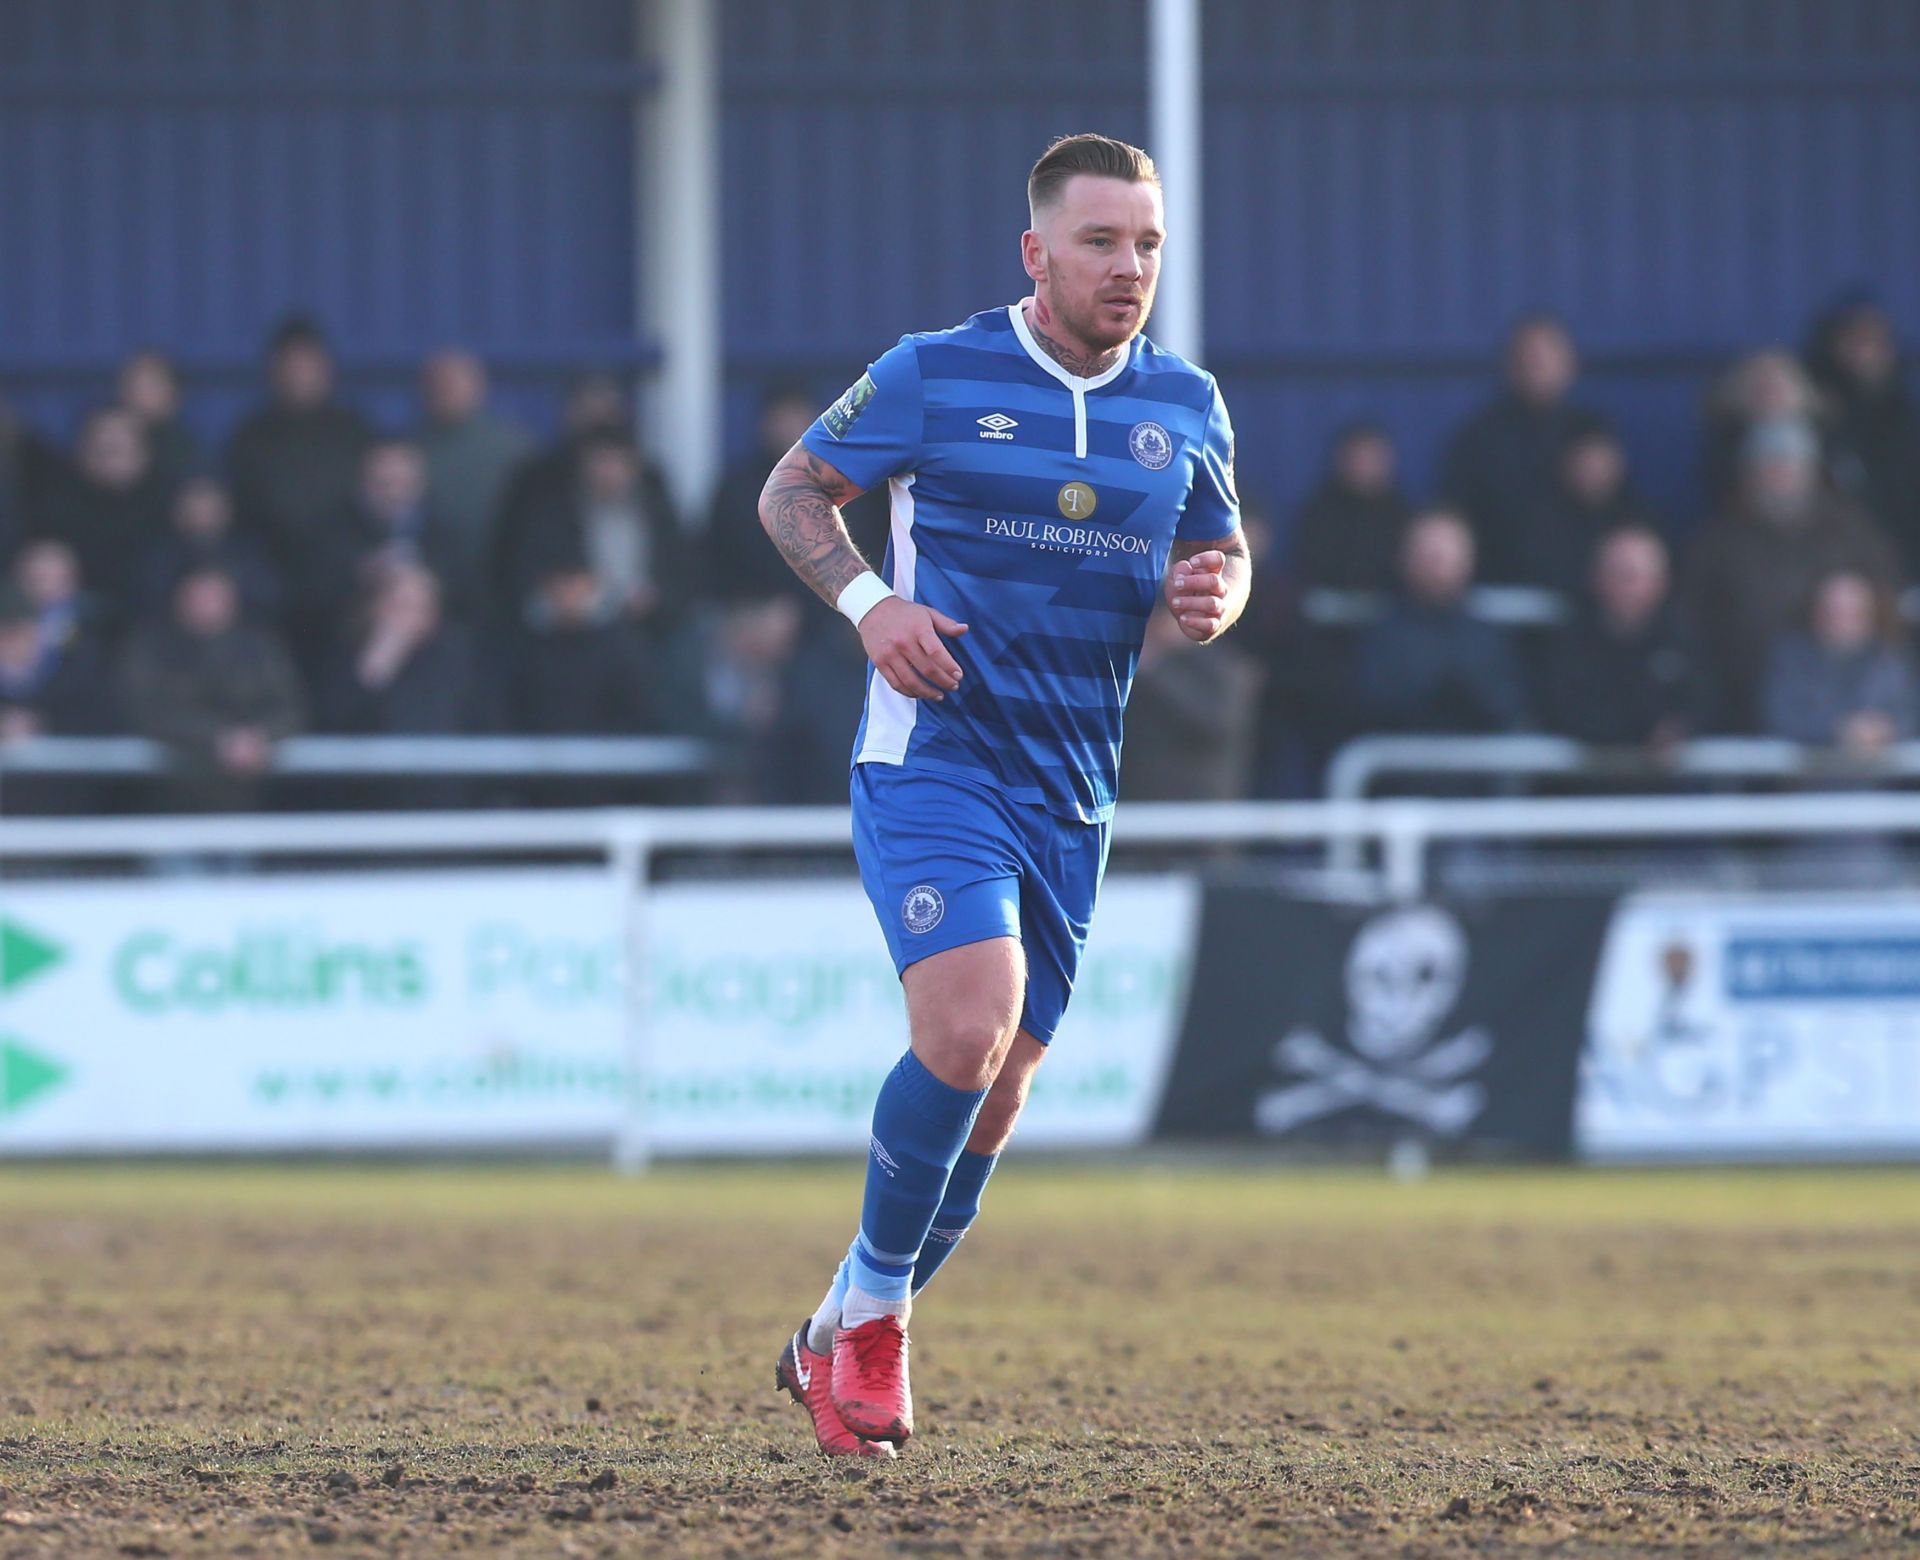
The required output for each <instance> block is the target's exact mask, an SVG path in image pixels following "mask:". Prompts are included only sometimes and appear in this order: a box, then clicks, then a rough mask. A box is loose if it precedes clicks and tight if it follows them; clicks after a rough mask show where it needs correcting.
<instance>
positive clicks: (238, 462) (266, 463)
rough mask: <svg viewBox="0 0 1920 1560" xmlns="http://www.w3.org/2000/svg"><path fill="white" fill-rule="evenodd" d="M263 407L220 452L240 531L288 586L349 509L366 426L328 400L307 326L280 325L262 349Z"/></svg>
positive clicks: (331, 396)
mask: <svg viewBox="0 0 1920 1560" xmlns="http://www.w3.org/2000/svg"><path fill="white" fill-rule="evenodd" d="M267 375H268V385H269V395H268V400H267V403H266V405H264V406H263V407H261V408H260V409H259V410H258V411H256V412H255V413H254V414H253V415H252V416H250V417H249V418H247V420H246V421H245V422H243V423H242V424H241V425H240V427H239V429H238V430H237V431H236V432H235V433H234V436H233V441H232V443H231V444H230V445H229V446H228V448H227V475H228V479H229V481H230V483H231V485H232V488H233V498H234V508H235V510H236V512H237V513H238V515H239V517H240V523H241V525H242V526H243V527H257V528H258V529H259V531H260V533H261V535H262V536H263V537H264V539H265V541H266V543H267V546H268V548H269V549H270V550H271V551H272V553H273V559H274V563H275V564H276V565H277V566H278V567H279V569H280V570H281V572H282V575H283V576H284V577H285V578H286V579H288V580H289V581H294V580H297V579H298V578H299V573H300V571H301V570H303V569H304V568H305V567H306V566H307V563H308V559H309V558H310V556H311V553H312V548H313V538H314V537H315V536H316V535H317V534H321V533H323V532H324V531H325V529H326V527H327V526H328V525H329V524H331V523H332V522H333V521H335V520H336V519H337V518H338V516H339V515H340V514H341V513H342V512H343V511H344V510H346V509H347V508H348V507H349V506H350V505H351V504H352V503H353V497H354V492H355V489H356V487H357V485H358V483H359V480H360V460H361V457H362V456H363V455H365V454H366V452H367V447H368V446H369V445H370V444H372V443H373V442H374V439H375V433H374V429H373V425H372V424H371V423H369V422H368V421H367V420H366V418H364V417H362V416H361V415H360V414H359V413H358V412H357V411H355V410H353V408H352V407H349V406H345V405H343V404H342V403H341V402H340V401H339V400H337V399H336V398H335V393H334V363H333V353H332V351H331V349H330V348H329V347H328V345H327V341H326V338H325V337H324V336H323V335H322V334H321V333H320V329H319V327H318V326H316V325H315V324H314V323H313V322H312V321H311V320H308V319H305V318H303V317H299V316H296V317H294V318H292V319H289V320H286V321H285V322H283V323H282V324H281V325H280V327H279V328H278V329H277V330H276V331H275V332H274V334H273V338H272V341H271V342H270V343H269V346H268V357H267Z"/></svg>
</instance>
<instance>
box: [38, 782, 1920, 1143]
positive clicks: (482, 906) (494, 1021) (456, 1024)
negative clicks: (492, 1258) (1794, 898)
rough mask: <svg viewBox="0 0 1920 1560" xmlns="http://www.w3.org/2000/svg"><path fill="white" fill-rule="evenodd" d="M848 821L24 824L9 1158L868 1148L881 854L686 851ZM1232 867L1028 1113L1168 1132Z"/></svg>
mask: <svg viewBox="0 0 1920 1560" xmlns="http://www.w3.org/2000/svg"><path fill="white" fill-rule="evenodd" d="M1898 832H1913V833H1920V797H1913V796H1899V795H1885V796H1882V795H1871V794H1867V795H1861V794H1853V795H1845V796H1794V797H1735V798H1715V797H1688V798H1667V799H1659V800H1645V799H1620V800H1587V799H1565V800H1561V799H1553V800H1513V801H1450V802H1414V801H1392V802H1377V803H1353V804H1335V803H1313V804H1234V803H1223V804H1196V805H1181V804H1157V805H1139V806H1134V807H1131V808H1123V809H1122V812H1121V815H1120V818H1119V820H1118V823H1117V825H1116V843H1117V845H1118V846H1119V848H1120V849H1121V850H1122V851H1125V850H1126V849H1128V848H1129V847H1137V846H1158V847H1166V848H1168V849H1170V850H1172V851H1173V852H1174V853H1175V855H1176V856H1178V855H1179V853H1180V852H1182V851H1187V850H1190V851H1192V852H1193V853H1194V856H1195V859H1196V860H1197V859H1198V858H1199V857H1200V856H1201V855H1203V854H1205V853H1206V852H1208V851H1210V850H1212V849H1213V848H1214V847H1218V846H1221V845H1229V844H1239V845H1260V844H1293V845H1300V844H1317V845H1320V846H1323V847H1332V846H1335V845H1339V844H1343V843H1344V844H1346V845H1350V846H1357V847H1360V848H1362V849H1364V848H1365V847H1367V846H1369V845H1372V846H1376V847H1377V853H1376V855H1377V865H1375V866H1373V867H1368V868H1366V869H1364V870H1361V871H1359V872H1357V873H1355V874H1352V875H1350V876H1348V877H1347V878H1345V879H1344V880H1343V881H1344V886H1345V888H1346V890H1347V891H1348V893H1349V894H1350V895H1352V896H1355V897H1379V898H1382V899H1402V900H1406V899H1414V898H1418V897H1419V896H1421V895H1422V894H1423V893H1424V891H1425V888H1426V883H1427V868H1428V858H1429V854H1430V848H1431V846H1432V845H1433V844H1434V843H1435V842H1437V841H1443V840H1456V839H1507V840H1526V839H1532V840H1557V841H1566V840H1589V841H1591V840H1604V839H1608V838H1619V837H1634V838H1650V837H1680V838H1688V839H1704V838H1708V837H1714V836H1718V837H1723V838H1730V837H1738V836H1743V835H1812V834H1849V833H1852V834H1858V833H1898ZM847 843H848V819H847V815H846V813H845V811H844V810H841V809H806V810H774V811H736V810H725V809H714V810H698V809H689V810H652V811H606V812H583V813H498V812H493V813H477V814H407V815H342V816H305V817H302V816H247V817H229V818H199V819H165V818H141V819H101V820H5V821H0V862H6V863H8V864H19V863H23V862H25V861H27V860H30V859H31V860H34V861H36V862H38V863H39V864H40V870H44V869H45V868H48V867H51V866H52V865H53V864H54V863H84V864H85V865H86V868H87V872H86V875H85V876H79V875H74V876H69V877H66V878H62V879H54V878H50V877H47V876H41V875H28V876H20V875H18V874H15V875H12V876H10V877H8V878H6V879H0V1152H13V1153H67V1152H120V1151H165V1150H176V1149H196V1150H202V1151H205V1150H225V1149H269V1148H270V1149H280V1150H291V1149H300V1148H322V1147H324V1148H416V1147H439V1148H447V1147H462V1146H467V1147H482V1146H500V1147H508V1146H516V1147H530V1146H537V1145H549V1146H556V1147H558V1146H570V1147H576V1148H578V1147H583V1146H587V1145H590V1144H593V1143H603V1142H607V1141H609V1140H611V1141H612V1142H613V1143H614V1144H615V1145H616V1153H617V1156H618V1158H619V1160H620V1162H621V1163H622V1164H624V1165H627V1166H638V1165H641V1164H644V1163H645V1161H646V1160H647V1159H648V1157H649V1156H650V1155H652V1154H654V1153H656V1152H661V1153H709V1152H713V1153H724V1152H742V1151H778V1150H793V1149H810V1148H831V1147H839V1146H842V1145H849V1144H851V1145H857V1144H858V1143H859V1142H860V1141H862V1139H863V1137H864V1133H865V1126H864V1112H865V1110H866V1108H867V1105H868V1103H869V1101H870V1099H871V1094H872V1088H873V1086H874V1084H875V1083H877V1081H878V1078H879V1076H880V1074H881V1072H882V1071H883V1070H884V1067H885V1066H886V1065H887V1063H888V1062H890V1060H891V1058H892V1057H893V1056H895V1055H897V1054H898V1051H899V1049H900V1046H901V1044H902V1043H903V1042H904V1038H905V1034H904V1021H903V1015H902V1013H901V1011H900V1002H899V996H898V987H897V984H896V983H895V981H894V980H893V976H892V970H891V966H890V965H889V963H888V962H887V959H886V956H885V953H884V951H883V948H882V944H881V939H880V937H879V936H878V934H877V932H876V931H875V929H874V928H873V926H872V923H871V914H870V911H869V910H868V908H867V906H866V902H865V899H864V896H863V895H862V894H861V891H860V889H859V886H858V884H857V882H855V881H854V880H853V879H852V878H851V877H850V876H842V877H837V878H827V879H815V880H806V879H795V878H791V877H787V878H769V877H767V876H765V875H764V874H762V875H761V876H759V877H754V878H749V879H745V880H730V881H727V882H724V883H721V882H713V881H701V882H695V881H674V880H669V881H662V882H655V881H654V880H653V878H654V873H653V867H654V863H655V862H656V860H657V858H659V857H660V856H661V855H662V854H663V853H671V854H674V855H681V854H688V853H691V854H696V855H697V854H711V853H728V852H740V851H751V850H755V849H774V850H783V851H791V850H796V849H801V850H805V849H813V850H820V849H825V850H829V851H840V850H844V849H845V848H846V847H847ZM530 855H545V856H547V857H549V858H552V857H556V856H558V857H565V858H575V864H572V865H566V864H562V865H525V864H523V863H524V861H525V858H527V857H528V856H530ZM237 858H245V863H244V866H243V867H242V868H241V869H240V870H233V868H234V867H235V865H236V859H237ZM286 858H297V859H298V861H299V863H300V864H301V865H300V869H299V870H277V869H278V868H281V867H284V866H285V865H286ZM370 858H373V859H376V860H377V864H375V865H373V866H367V865H366V862H367V861H368V860H369V859H370ZM447 858H457V860H458V862H459V865H457V866H456V865H450V864H440V865H433V864H431V863H433V862H435V861H436V860H439V861H441V862H443V863H444V862H445V861H446V859H447ZM315 860H320V861H331V862H334V863H336V864H337V865H336V867H335V868H333V869H328V870H316V869H315V868H313V867H312V866H311V863H312V862H313V861H315ZM581 861H584V862H585V863H586V864H579V863H580V862H581ZM125 862H138V863H140V864H141V866H142V868H143V870H142V871H140V872H139V873H137V874H126V873H124V872H122V873H121V875H118V876H116V875H113V872H114V865H115V864H116V863H125ZM348 862H351V863H353V868H354V870H351V871H341V870H338V866H339V865H344V864H345V863H348ZM423 862H424V863H429V864H428V865H421V863H423ZM223 863H224V864H225V868H226V870H219V869H220V868H221V867H222V864H223ZM147 866H153V867H157V868H158V869H159V870H158V871H153V872H149V871H145V870H144V868H145V867H147ZM209 867H212V868H215V869H216V870H213V871H209V870H207V869H208V868H209ZM183 869H190V870H183ZM1197 897H1198V896H1197V887H1196V881H1195V879H1194V877H1193V875H1192V874H1191V873H1190V872H1187V871H1185V870H1174V871H1171V872H1169V871H1166V870H1162V871H1161V872H1159V873H1157V874H1155V875H1151V876H1144V877H1136V876H1128V875H1124V874H1121V875H1117V876H1116V877H1115V878H1114V879H1113V880H1112V882H1111V884H1110V887H1109V891H1108V893H1107V895H1106V897H1105V899H1104V901H1103V905H1102V911H1101V915H1100V917H1099V919H1098V922H1097V924H1096V929H1095V938H1094V941H1093V943H1092V944H1091V945H1090V948H1089V954H1088V963H1087V966H1086V970H1085V973H1084V977H1083V981H1082V984H1081V987H1080V989H1079V991H1078V993H1077V995H1076V1001H1075V1005H1074V1009H1073V1011H1072V1012H1071V1013H1070V1014H1069V1018H1068V1028H1067V1029H1066V1030H1065V1031H1064V1032H1063V1035H1062V1037H1061V1043H1060V1044H1059V1045H1058V1046H1057V1047H1056V1049H1055V1052H1054V1054H1053V1056H1052V1058H1051V1059H1050V1060H1049V1063H1048V1065H1047V1067H1046V1068H1044V1069H1042V1074H1041V1081H1040V1085H1039V1087H1038V1089H1037V1091H1036V1097H1035V1100H1034V1103H1033V1107H1032V1113H1031V1116H1030V1118H1029V1120H1028V1124H1027V1126H1026V1127H1025V1128H1024V1129H1023V1140H1024V1141H1027V1142H1029V1143H1032V1144H1036V1145H1041V1144H1055V1145H1062V1146H1065V1145H1083V1146H1098V1145H1115V1144H1124V1143H1130V1142H1135V1141H1138V1140H1139V1139H1140V1138H1141V1137H1142V1136H1144V1134H1145V1133H1146V1131H1147V1130H1148V1127H1149V1125H1150V1124H1151V1121H1152V1117H1153V1111H1154V1108H1155V1103H1156V1101H1157V1099H1158V1095H1159V1087H1160V1082H1161V1077H1162V1074H1163V1073H1164V1070H1165V1068H1166V1066H1167V1065H1168V1059H1169V1057H1170V1055H1171V1053H1172V1050H1173V1047H1174V1044H1175V1039H1176V1036H1177V1029H1178V1025H1179V1023H1180V1020H1181V1015H1182V1013H1183V1011H1184V1007H1185V982H1186V975H1187V968H1188V962H1187V961H1188V958H1189V956H1190V950H1191V947H1192V944H1193V941H1194V938H1195V916H1196V904H1197ZM631 969H640V970H644V971H645V972H646V974H647V979H645V980H643V981H634V980H628V979H627V978H626V972H627V971H628V970H631ZM1916 989H1917V990H1920V987H1917V988H1916ZM1916 1011H1920V1010H1916ZM1902 1054H1903V1055H1904V1054H1905V1053H1904V1052H1903V1053H1902ZM1615 1141H1617V1142H1619V1143H1620V1144H1622V1145H1623V1146H1622V1148H1621V1151H1622V1152H1632V1151H1633V1148H1632V1145H1631V1142H1630V1141H1629V1139H1628V1138H1616V1140H1615Z"/></svg>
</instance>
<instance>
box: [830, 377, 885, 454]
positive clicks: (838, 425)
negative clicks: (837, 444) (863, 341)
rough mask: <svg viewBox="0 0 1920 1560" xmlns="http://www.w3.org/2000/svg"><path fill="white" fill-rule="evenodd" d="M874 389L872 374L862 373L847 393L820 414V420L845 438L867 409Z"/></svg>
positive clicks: (833, 432)
mask: <svg viewBox="0 0 1920 1560" xmlns="http://www.w3.org/2000/svg"><path fill="white" fill-rule="evenodd" d="M873 391H874V384H873V375H871V374H862V375H861V376H860V377H859V378H858V379H856V380H855V381H854V382H853V383H852V384H851V385H850V386H848V388H847V393H846V394H845V395H843V396H841V397H840V399H839V400H837V401H835V402H834V403H833V405H831V406H829V407H828V408H827V409H826V410H825V411H824V412H822V413H821V414H820V421H821V422H823V423H825V424H826V425H827V432H828V433H830V434H832V435H833V436H834V437H835V438H836V439H844V438H845V437H846V436H847V430H848V429H849V428H851V427H852V426H853V425H854V424H855V423H857V422H858V421H859V420H860V414H861V413H862V412H864V411H865V410H866V409H867V403H868V402H869V401H871V400H872V399H873Z"/></svg>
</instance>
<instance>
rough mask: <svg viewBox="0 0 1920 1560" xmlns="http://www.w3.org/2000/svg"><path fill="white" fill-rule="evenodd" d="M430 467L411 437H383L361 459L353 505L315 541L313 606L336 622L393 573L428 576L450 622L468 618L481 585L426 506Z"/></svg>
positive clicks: (458, 545) (457, 543) (463, 555)
mask: <svg viewBox="0 0 1920 1560" xmlns="http://www.w3.org/2000/svg"><path fill="white" fill-rule="evenodd" d="M428 494H429V489H428V485H427V463H426V459H425V457H424V456H423V455H422V454H421V453H420V447H419V446H418V445H416V444H414V443H412V442H411V441H410V440H407V439H380V440H377V441H376V442H375V443H373V444H372V445H370V446H368V449H367V453H366V454H365V455H364V456H362V457H361V461H360V482H359V486H358V488H357V490H356V492H355V494H354V500H353V502H352V504H350V505H349V506H348V507H347V508H346V509H344V510H342V511H341V513H340V514H338V515H336V516H334V518H333V522H332V524H331V525H330V526H328V527H327V529H326V530H325V531H324V532H323V533H322V534H321V535H320V536H319V537H317V538H316V548H315V552H314V559H313V563H312V565H311V568H310V570H309V573H310V576H311V583H310V584H309V586H308V589H309V590H310V591H316V592H318V595H317V596H310V598H309V599H310V600H311V601H312V602H313V603H314V605H315V606H316V607H318V608H319V609H320V610H321V612H322V614H323V615H324V616H328V617H331V618H336V619H337V617H338V615H339V603H341V602H345V601H354V600H357V599H359V597H360V596H361V594H362V592H364V591H365V590H367V589H369V588H370V587H371V586H372V584H373V583H374V582H375V580H376V578H377V576H379V575H380V574H382V573H384V572H386V571H387V570H388V569H393V568H402V567H411V568H422V569H426V570H428V571H429V572H431V573H432V574H433V575H434V577H435V578H436V579H437V580H438V581H439V582H440V588H441V590H442V592H443V606H444V608H445V610H446V611H447V613H448V615H449V616H452V617H456V618H462V619H464V618H465V617H467V616H468V614H469V611H470V609H471V608H472V606H473V604H474V602H475V599H476V596H477V595H478V592H479V580H478V579H477V578H476V577H474V576H472V575H470V574H467V573H466V572H464V571H465V565H466V561H467V554H466V551H465V549H464V548H463V547H462V546H461V545H460V544H459V542H458V541H457V540H456V539H455V538H454V537H452V536H451V535H450V534H449V531H448V527H447V526H446V524H445V523H444V522H443V521H442V520H441V518H440V516H439V515H438V514H436V513H435V512H434V510H433V509H432V507H431V504H430V502H429V496H428Z"/></svg>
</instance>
